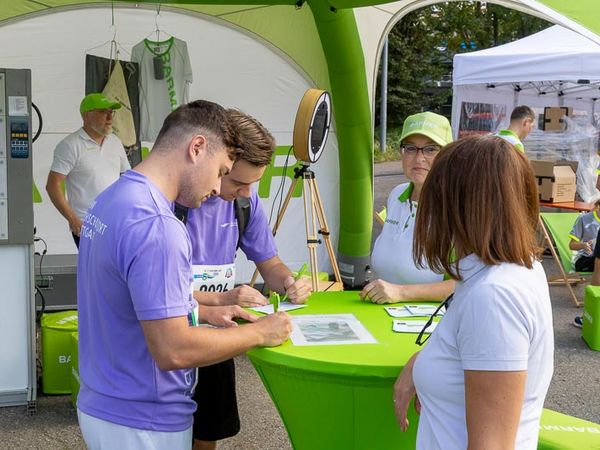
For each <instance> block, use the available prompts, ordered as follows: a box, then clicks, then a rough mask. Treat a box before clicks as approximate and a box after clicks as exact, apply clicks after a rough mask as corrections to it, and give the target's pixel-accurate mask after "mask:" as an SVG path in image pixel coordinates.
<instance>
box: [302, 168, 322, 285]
mask: <svg viewBox="0 0 600 450" xmlns="http://www.w3.org/2000/svg"><path fill="white" fill-rule="evenodd" d="M311 181H312V180H311V179H310V178H307V177H304V223H305V226H306V244H307V246H308V253H309V257H310V274H311V282H312V288H313V292H318V290H319V283H318V278H317V272H318V267H317V266H318V262H317V245H318V240H317V234H316V229H317V222H316V218H315V209H314V195H313V194H314V192H313V189H312V183H311ZM309 197H310V198H309Z"/></svg>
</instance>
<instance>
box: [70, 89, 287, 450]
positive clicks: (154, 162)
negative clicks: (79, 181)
mask: <svg viewBox="0 0 600 450" xmlns="http://www.w3.org/2000/svg"><path fill="white" fill-rule="evenodd" d="M239 148H240V137H239V133H238V131H237V128H236V127H235V126H234V125H233V124H232V122H231V118H230V117H229V115H228V114H227V112H226V110H225V109H224V108H223V107H221V106H219V105H217V104H216V103H212V102H208V101H203V100H197V101H195V102H192V103H189V104H187V105H183V106H181V107H179V108H177V109H176V110H174V111H173V112H171V113H170V114H169V116H167V118H166V119H165V122H164V124H163V127H162V128H161V130H160V132H159V134H158V137H157V139H156V142H155V143H154V147H153V149H152V153H150V155H149V156H148V157H147V158H146V159H145V160H144V161H142V162H141V163H140V164H139V165H138V166H136V168H135V169H134V170H130V171H127V172H126V173H125V174H123V176H121V177H120V178H119V179H118V180H117V181H116V182H115V183H113V184H112V185H111V186H110V187H108V188H107V189H105V190H104V191H103V192H102V193H101V194H100V195H98V197H97V198H96V200H95V201H94V202H93V204H92V205H91V206H90V208H89V209H88V213H87V215H86V217H85V219H84V223H83V225H82V227H81V247H80V253H79V257H78V266H77V301H78V318H79V369H80V379H81V389H80V391H79V395H78V398H77V415H78V418H79V425H80V427H81V431H82V434H83V437H84V440H85V442H86V445H87V446H88V448H90V449H94V450H113V449H122V450H137V449H146V448H156V449H168V450H189V449H190V447H191V445H192V422H193V413H194V411H195V410H196V403H195V402H194V401H193V400H192V398H191V397H192V395H193V392H194V389H195V387H196V368H197V367H200V366H205V365H211V364H216V363H219V362H221V361H225V360H227V359H230V358H232V357H233V356H235V355H238V354H241V353H244V352H245V351H247V350H249V349H250V348H253V347H256V346H275V345H279V344H281V343H282V342H283V341H285V340H286V339H287V338H288V336H289V334H290V333H291V329H292V326H291V319H290V317H289V316H288V315H287V314H285V313H283V312H278V313H275V314H272V315H269V316H266V317H262V318H260V319H257V318H256V316H253V315H252V314H249V313H248V312H246V311H244V310H243V309H241V308H240V307H239V306H237V305H234V306H220V307H219V306H212V307H209V306H204V307H202V308H197V304H196V302H195V301H194V299H193V297H192V293H191V289H190V287H191V282H192V246H191V243H190V240H189V235H188V232H187V230H186V229H185V226H184V224H183V223H182V222H181V221H180V220H179V219H178V218H177V217H176V216H175V215H174V214H173V212H172V205H173V202H175V201H176V202H177V203H179V204H181V205H183V206H184V207H187V208H197V207H199V206H200V204H201V203H202V202H203V201H206V200H207V199H208V198H209V197H210V196H211V195H218V194H219V190H220V185H221V178H222V176H223V175H225V174H227V173H228V172H229V171H230V170H231V167H232V166H233V162H234V160H235V159H236V158H237V156H238V155H239ZM236 318H241V319H243V320H246V321H248V322H250V323H248V324H245V325H239V326H238V325H237V323H236V322H234V319H236ZM200 322H206V323H209V324H212V325H216V326H218V327H220V328H209V327H198V326H196V325H198V323H200Z"/></svg>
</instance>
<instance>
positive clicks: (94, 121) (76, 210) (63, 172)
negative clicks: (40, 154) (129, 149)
mask: <svg viewBox="0 0 600 450" xmlns="http://www.w3.org/2000/svg"><path fill="white" fill-rule="evenodd" d="M120 107H121V104H120V103H119V102H113V101H111V100H109V99H108V98H106V97H105V96H104V95H103V94H100V93H93V94H88V95H86V96H85V97H84V98H83V100H82V101H81V105H80V107H79V112H80V113H81V117H82V119H83V127H81V128H80V129H79V130H77V131H75V132H74V133H72V134H70V135H69V136H67V137H66V138H64V139H63V140H62V141H60V142H59V143H58V145H57V146H56V148H55V149H54V160H53V161H52V166H51V167H50V173H49V174H48V181H47V182H46V192H48V195H49V196H50V200H52V203H53V204H54V206H56V209H58V211H59V212H60V213H61V214H62V215H63V217H64V218H65V219H67V221H68V222H69V228H70V229H71V233H72V234H73V239H74V241H75V245H76V246H77V247H78V248H79V233H80V231H81V221H82V220H83V218H84V217H85V214H86V211H87V209H88V207H89V205H90V204H91V203H92V201H93V200H94V198H96V196H97V195H98V194H99V193H100V192H102V191H103V190H104V189H106V188H107V187H108V186H110V185H111V184H112V183H114V182H115V181H116V180H117V178H119V175H120V174H122V173H123V172H125V171H126V170H128V169H130V168H131V167H130V165H129V161H128V160H127V156H126V155H125V149H124V148H123V144H121V141H119V138H118V137H116V136H115V135H114V134H112V118H113V113H114V111H115V110H116V109H119V108H120ZM63 181H65V184H66V188H67V189H66V190H67V197H68V200H67V198H66V197H65V193H64V191H63V189H62V186H61V184H62V182H63Z"/></svg>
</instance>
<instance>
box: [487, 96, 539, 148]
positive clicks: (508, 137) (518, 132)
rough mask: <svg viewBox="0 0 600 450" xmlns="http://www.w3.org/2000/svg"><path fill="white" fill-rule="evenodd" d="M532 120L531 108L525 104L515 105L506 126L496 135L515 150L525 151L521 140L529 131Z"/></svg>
mask: <svg viewBox="0 0 600 450" xmlns="http://www.w3.org/2000/svg"><path fill="white" fill-rule="evenodd" d="M534 122H535V112H533V109H531V108H530V107H529V106H526V105H521V106H517V107H516V108H515V109H513V111H512V113H511V115H510V123H509V125H508V128H507V129H505V130H500V131H498V132H497V133H496V136H499V137H501V138H502V139H504V140H505V141H508V142H510V143H511V144H512V145H513V146H514V147H515V148H516V149H517V150H519V151H520V152H522V153H525V146H524V145H523V142H521V141H523V140H525V138H526V137H527V136H528V135H529V133H531V131H532V130H533V124H534Z"/></svg>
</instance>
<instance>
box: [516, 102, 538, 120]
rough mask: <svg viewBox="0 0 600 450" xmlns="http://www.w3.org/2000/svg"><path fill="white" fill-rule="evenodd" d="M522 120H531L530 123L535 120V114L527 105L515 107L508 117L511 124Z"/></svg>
mask: <svg viewBox="0 0 600 450" xmlns="http://www.w3.org/2000/svg"><path fill="white" fill-rule="evenodd" d="M522 119H531V120H532V121H533V120H535V113H534V112H533V109H531V108H530V107H529V106H527V105H521V106H517V107H516V108H515V109H513V111H512V114H511V115H510V121H511V122H513V121H515V120H522Z"/></svg>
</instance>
